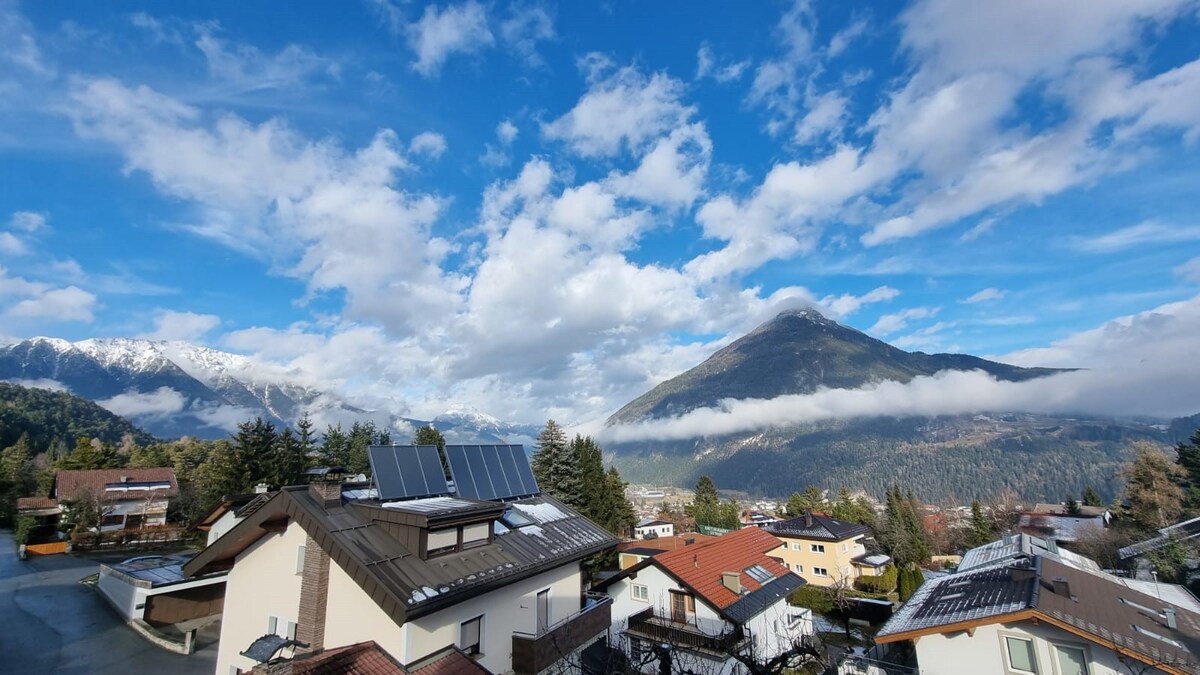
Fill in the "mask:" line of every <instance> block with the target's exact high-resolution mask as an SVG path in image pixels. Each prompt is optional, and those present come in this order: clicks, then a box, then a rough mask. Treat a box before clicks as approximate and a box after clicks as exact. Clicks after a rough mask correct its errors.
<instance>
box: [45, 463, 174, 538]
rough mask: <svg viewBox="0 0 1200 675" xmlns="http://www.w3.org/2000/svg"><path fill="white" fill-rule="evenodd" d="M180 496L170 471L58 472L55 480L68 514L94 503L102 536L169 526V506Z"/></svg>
mask: <svg viewBox="0 0 1200 675" xmlns="http://www.w3.org/2000/svg"><path fill="white" fill-rule="evenodd" d="M178 496H179V483H178V482H176V480H175V471H174V470H173V469H171V468H170V467H162V468H154V469H128V468H126V469H92V470H87V471H59V472H58V473H57V474H56V475H55V477H54V497H55V499H56V501H57V502H58V503H59V504H60V505H61V506H62V507H63V508H64V509H66V510H69V509H70V508H71V505H72V504H79V503H82V502H85V501H86V502H91V503H92V504H94V505H95V506H96V507H97V508H98V510H99V511H100V529H101V531H103V532H109V531H113V530H136V529H139V528H143V527H152V526H156V525H166V524H167V506H168V504H169V502H170V500H171V499H172V498H174V497H178Z"/></svg>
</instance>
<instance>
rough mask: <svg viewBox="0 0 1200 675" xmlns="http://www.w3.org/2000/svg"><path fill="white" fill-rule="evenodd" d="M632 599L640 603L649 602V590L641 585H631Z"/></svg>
mask: <svg viewBox="0 0 1200 675" xmlns="http://www.w3.org/2000/svg"><path fill="white" fill-rule="evenodd" d="M633 599H634V600H641V601H642V602H650V589H649V588H646V587H645V586H643V585H642V584H634V585H633Z"/></svg>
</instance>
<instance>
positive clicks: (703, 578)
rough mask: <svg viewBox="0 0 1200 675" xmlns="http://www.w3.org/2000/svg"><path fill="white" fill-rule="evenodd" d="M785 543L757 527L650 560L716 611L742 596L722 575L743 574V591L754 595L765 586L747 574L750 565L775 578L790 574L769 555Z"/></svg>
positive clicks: (663, 554) (669, 552)
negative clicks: (764, 570) (726, 585)
mask: <svg viewBox="0 0 1200 675" xmlns="http://www.w3.org/2000/svg"><path fill="white" fill-rule="evenodd" d="M782 545H783V542H781V541H779V539H777V538H776V537H774V536H773V535H771V534H769V533H767V532H764V531H762V530H760V529H758V528H757V527H750V528H746V529H743V530H737V531H736V532H730V533H729V534H725V535H721V536H720V537H716V538H714V539H710V540H709V541H705V542H702V543H700V542H698V543H696V544H693V545H691V546H685V547H683V548H681V549H677V550H674V551H668V552H666V553H659V554H658V555H656V556H654V557H653V558H651V559H650V560H652V561H653V562H654V564H656V565H658V566H659V567H662V568H663V569H665V570H667V571H668V572H670V573H671V574H672V575H674V576H675V577H676V578H677V579H679V580H680V581H681V582H683V583H684V584H685V585H686V586H688V587H690V588H691V589H692V591H694V592H695V593H696V595H698V596H700V597H701V598H703V599H704V600H705V602H707V603H708V604H710V605H712V606H713V607H715V608H717V609H725V608H726V607H728V606H730V605H732V604H733V603H735V602H737V601H738V599H739V598H740V597H741V596H739V595H738V594H736V593H734V592H733V591H731V590H729V589H728V588H726V587H725V586H724V585H722V583H721V573H722V572H739V573H741V581H742V588H744V589H746V590H748V591H750V592H754V591H757V590H758V589H759V588H762V585H761V584H759V583H758V582H757V581H755V580H754V579H752V578H751V577H750V576H749V575H748V574H746V572H745V569H746V568H747V567H750V566H751V565H761V566H762V567H763V568H765V569H766V570H767V571H768V572H770V573H771V574H772V575H773V576H775V577H781V576H784V575H786V574H790V573H791V572H789V571H788V568H786V567H784V566H783V564H782V563H780V562H779V561H777V560H775V559H774V558H771V557H769V556H768V555H767V552H768V551H772V550H774V549H777V548H779V547H780V546H782Z"/></svg>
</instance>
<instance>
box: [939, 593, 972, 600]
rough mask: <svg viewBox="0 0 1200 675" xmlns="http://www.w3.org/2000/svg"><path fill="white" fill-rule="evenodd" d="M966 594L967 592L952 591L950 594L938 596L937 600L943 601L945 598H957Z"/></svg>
mask: <svg viewBox="0 0 1200 675" xmlns="http://www.w3.org/2000/svg"><path fill="white" fill-rule="evenodd" d="M964 595H966V593H950V594H949V595H943V596H942V597H940V598H938V599H937V601H938V602H942V601H943V600H957V599H959V598H961V597H963V596H964Z"/></svg>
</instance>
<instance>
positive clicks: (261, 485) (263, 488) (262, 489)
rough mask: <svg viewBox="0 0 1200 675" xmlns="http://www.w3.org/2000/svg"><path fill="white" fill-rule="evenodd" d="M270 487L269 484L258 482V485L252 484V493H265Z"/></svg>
mask: <svg viewBox="0 0 1200 675" xmlns="http://www.w3.org/2000/svg"><path fill="white" fill-rule="evenodd" d="M270 489H271V486H269V485H267V484H266V483H259V484H258V485H255V486H254V494H256V495H261V494H266V492H267V490H270Z"/></svg>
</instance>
